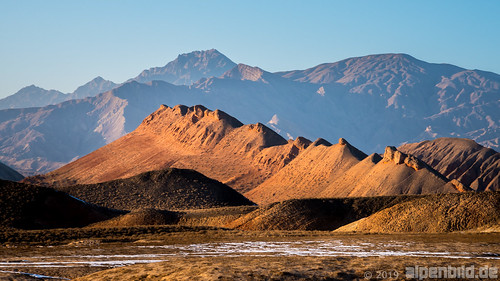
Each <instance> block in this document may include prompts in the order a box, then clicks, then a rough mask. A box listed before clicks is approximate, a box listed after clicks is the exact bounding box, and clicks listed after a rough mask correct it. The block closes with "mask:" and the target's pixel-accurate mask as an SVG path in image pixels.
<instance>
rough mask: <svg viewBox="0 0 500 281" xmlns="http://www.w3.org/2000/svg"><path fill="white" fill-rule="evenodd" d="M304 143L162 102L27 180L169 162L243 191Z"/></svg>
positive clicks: (118, 172) (76, 177) (83, 178)
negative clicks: (109, 138)
mask: <svg viewBox="0 0 500 281" xmlns="http://www.w3.org/2000/svg"><path fill="white" fill-rule="evenodd" d="M307 144H308V141H307V140H304V139H301V138H299V139H297V140H296V141H288V142H287V141H286V140H285V139H283V138H282V137H281V136H280V135H278V134H277V133H275V132H274V131H273V130H271V129H269V128H268V127H266V126H264V125H262V124H260V123H258V124H251V125H243V124H242V123H241V122H239V121H238V120H237V119H235V118H233V117H231V116H229V115H228V114H226V113H225V112H223V111H220V110H215V111H211V110H208V109H206V108H205V107H203V106H193V107H186V106H181V105H179V106H175V107H173V108H171V107H168V106H164V105H162V106H161V107H160V109H158V110H157V111H156V112H154V113H152V114H151V115H150V116H148V117H147V118H146V119H144V121H143V123H142V124H141V125H140V126H139V127H138V128H137V129H136V130H135V131H134V132H132V133H130V134H128V135H126V136H124V137H122V138H120V139H119V140H117V141H114V142H113V143H111V144H109V145H106V146H104V147H102V148H100V149H98V150H96V151H94V152H92V153H90V154H88V155H86V156H85V157H82V158H80V159H78V160H76V161H74V162H72V163H70V164H68V165H66V166H64V167H62V168H60V169H57V170H55V171H54V172H51V173H49V174H46V175H42V176H36V177H32V178H29V179H27V181H28V182H36V183H42V184H55V185H73V184H88V183H98V182H104V181H109V180H113V179H118V178H126V177H131V176H134V175H137V174H139V173H143V172H146V171H151V170H158V169H164V168H168V167H175V168H184V169H193V170H196V171H199V172H201V173H202V174H204V175H207V176H208V177H210V178H214V179H216V180H219V181H221V182H224V183H228V184H229V185H230V186H231V187H233V188H235V189H236V190H238V191H246V190H249V189H251V188H253V187H255V186H257V185H258V184H259V183H260V182H262V181H264V180H265V179H266V178H267V177H269V175H271V174H272V173H274V172H275V171H277V170H278V169H280V168H282V167H283V166H284V165H285V164H286V163H288V162H289V161H290V160H291V159H293V158H294V157H295V156H296V155H297V154H298V153H299V151H300V150H301V149H303V148H305V147H306V146H307Z"/></svg>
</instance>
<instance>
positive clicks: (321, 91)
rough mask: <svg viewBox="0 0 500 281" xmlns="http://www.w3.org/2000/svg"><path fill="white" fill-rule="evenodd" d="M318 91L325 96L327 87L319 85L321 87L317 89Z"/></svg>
mask: <svg viewBox="0 0 500 281" xmlns="http://www.w3.org/2000/svg"><path fill="white" fill-rule="evenodd" d="M316 93H317V94H318V95H320V96H322V97H324V96H325V93H326V92H325V88H324V87H323V86H321V87H319V89H318V90H317V91H316Z"/></svg>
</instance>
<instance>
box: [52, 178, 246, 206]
mask: <svg viewBox="0 0 500 281" xmlns="http://www.w3.org/2000/svg"><path fill="white" fill-rule="evenodd" d="M59 190H61V191H64V192H66V193H68V194H71V195H73V196H75V197H78V198H81V199H82V200H85V201H86V202H90V203H94V204H96V205H99V206H103V207H107V208H113V209H120V210H134V209H144V208H153V209H160V210H175V209H177V210H178V209H200V208H213V207H224V206H240V205H253V203H252V202H251V201H249V200H248V199H246V198H245V197H244V196H243V195H241V194H239V193H238V192H236V191H235V190H233V189H232V188H230V187H229V186H227V185H224V184H222V183H220V182H218V181H216V180H213V179H210V178H207V177H205V176H204V175H202V174H200V173H198V172H196V171H193V170H181V169H166V170H161V171H152V172H146V173H143V174H140V175H137V176H134V177H131V178H127V179H120V180H114V181H108V182H103V183H97V184H88V185H75V186H69V187H63V188H59Z"/></svg>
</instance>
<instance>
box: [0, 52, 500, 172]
mask: <svg viewBox="0 0 500 281" xmlns="http://www.w3.org/2000/svg"><path fill="white" fill-rule="evenodd" d="M160 80H163V81H160ZM101 82H102V81H101ZM171 83H174V84H177V85H173V84H171ZM91 84H92V83H91ZM94 84H95V86H93V87H90V88H99V90H95V91H91V90H88V91H83V90H82V91H79V92H80V93H84V94H81V95H89V97H87V98H84V99H78V100H68V101H64V102H62V103H58V104H55V105H48V106H44V107H38V108H19V109H6V110H0V161H2V162H4V163H6V164H8V165H9V166H11V167H13V168H14V169H16V170H18V171H19V172H21V173H23V174H26V175H33V174H37V173H46V172H48V171H51V170H53V169H55V168H58V167H61V166H62V165H64V164H66V163H68V162H70V161H73V160H75V159H77V158H79V157H82V156H84V155H86V154H88V153H90V152H91V151H93V150H96V149H98V148H99V147H101V146H103V145H105V144H108V143H111V142H112V141H114V140H116V139H118V138H119V137H121V136H124V135H125V134H127V133H129V132H132V131H133V130H134V129H135V128H136V127H137V126H138V125H139V124H140V123H141V122H142V120H143V119H144V118H145V117H146V116H148V115H149V114H150V113H151V112H153V111H155V110H156V109H157V108H158V107H159V106H160V105H161V104H167V105H169V106H174V105H177V104H186V105H188V106H191V105H196V104H203V105H205V106H207V107H209V108H218V109H221V110H223V111H225V112H227V113H229V114H231V115H234V116H235V117H236V118H238V119H239V120H241V122H243V123H258V122H260V123H262V124H266V125H267V126H269V127H270V128H272V129H273V130H275V131H276V132H277V133H279V134H280V135H281V136H283V137H284V138H293V139H295V138H296V137H297V136H304V137H307V138H309V139H316V138H318V137H324V138H326V139H328V140H336V139H339V138H341V137H344V138H346V139H348V140H349V141H350V143H352V144H353V145H354V146H356V147H358V148H360V149H361V150H363V151H366V152H369V153H373V152H382V151H383V150H384V148H385V146H386V145H394V146H399V145H401V144H404V143H409V142H418V141H422V140H425V139H434V138H438V137H462V138H469V139H473V140H475V141H476V142H477V143H479V144H481V145H483V146H486V147H491V148H498V146H499V139H500V134H499V132H498V126H499V122H500V110H499V109H500V99H499V97H500V75H497V74H494V73H490V72H484V71H479V70H466V69H463V68H460V67H457V66H453V65H448V64H432V63H426V62H423V61H420V60H417V59H415V58H413V57H411V56H409V55H405V54H382V55H372V56H365V57H359V58H350V59H346V60H343V61H340V62H336V63H328V64H321V65H318V66H315V67H312V68H310V69H306V70H295V71H287V72H278V73H270V72H266V71H265V70H262V69H260V68H258V67H252V66H248V65H244V64H235V63H234V62H232V61H231V60H229V59H228V58H227V57H226V56H224V55H223V54H221V53H219V52H218V51H216V50H208V51H196V52H192V53H188V54H183V55H180V56H179V57H178V58H177V59H176V60H174V61H173V62H170V63H168V64H167V65H166V66H164V67H157V68H152V69H149V70H145V71H143V72H142V73H141V74H140V75H139V76H137V77H135V78H132V79H130V80H129V81H128V82H126V83H123V84H121V85H115V86H113V85H114V84H109V83H108V84H107V85H108V87H113V89H112V90H110V91H108V92H104V93H101V94H98V95H96V96H92V95H93V94H97V92H99V91H105V90H103V89H105V88H106V87H97V85H102V83H98V82H96V83H94ZM94 84H92V85H94ZM31 88H33V87H31ZM23 90H26V92H28V94H24V98H21V97H23V95H21V94H19V93H17V94H15V95H13V96H10V97H7V98H5V99H4V100H1V101H0V104H3V103H2V102H5V100H7V99H13V97H14V96H16V95H17V97H19V99H17V100H18V101H16V102H15V103H14V102H10V103H9V104H15V106H12V105H8V106H5V105H2V107H3V108H6V107H32V106H36V105H34V104H35V103H36V100H37V99H36V98H30V96H31V95H34V96H36V97H40V96H47V97H48V98H46V100H50V102H46V103H55V102H57V97H58V96H59V95H58V94H57V93H54V92H51V91H45V92H43V91H42V92H43V93H44V94H43V95H42V94H37V91H35V90H34V89H32V90H29V89H26V88H25V89H23ZM23 90H21V91H20V92H22V91H23ZM28 90H29V91H28ZM75 92H76V91H75ZM29 93H31V94H29ZM65 96H66V95H65ZM79 97H81V96H79ZM40 99H42V100H43V99H45V98H40ZM23 100H24V101H23ZM30 102H31V103H30ZM38 105H39V106H40V105H41V104H38ZM0 108H1V107H0Z"/></svg>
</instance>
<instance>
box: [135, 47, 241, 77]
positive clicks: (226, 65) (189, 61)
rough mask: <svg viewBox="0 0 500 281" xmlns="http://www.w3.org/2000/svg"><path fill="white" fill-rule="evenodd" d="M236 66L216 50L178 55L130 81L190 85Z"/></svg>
mask: <svg viewBox="0 0 500 281" xmlns="http://www.w3.org/2000/svg"><path fill="white" fill-rule="evenodd" d="M234 66H236V64H235V63H234V62H233V61H231V60H230V59H228V58H227V57H226V56H224V55H223V54H221V53H220V52H219V51H217V50H216V49H211V50H207V51H194V52H191V53H187V54H181V55H179V56H178V57H177V58H176V59H175V60H173V61H171V62H169V63H168V64H167V65H165V66H163V67H153V68H150V69H148V70H144V71H143V72H142V73H141V74H139V75H138V76H137V77H135V78H134V79H132V80H135V81H137V82H141V83H144V82H149V81H153V80H162V81H166V82H169V83H172V84H176V85H191V84H193V83H194V82H196V81H198V80H199V79H201V78H208V77H212V76H220V75H222V74H223V73H224V72H226V71H228V70H230V69H231V68H233V67H234Z"/></svg>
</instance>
